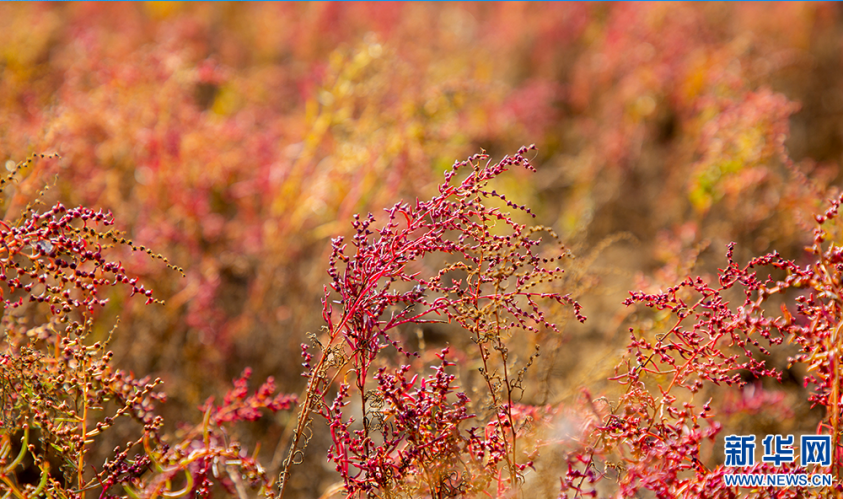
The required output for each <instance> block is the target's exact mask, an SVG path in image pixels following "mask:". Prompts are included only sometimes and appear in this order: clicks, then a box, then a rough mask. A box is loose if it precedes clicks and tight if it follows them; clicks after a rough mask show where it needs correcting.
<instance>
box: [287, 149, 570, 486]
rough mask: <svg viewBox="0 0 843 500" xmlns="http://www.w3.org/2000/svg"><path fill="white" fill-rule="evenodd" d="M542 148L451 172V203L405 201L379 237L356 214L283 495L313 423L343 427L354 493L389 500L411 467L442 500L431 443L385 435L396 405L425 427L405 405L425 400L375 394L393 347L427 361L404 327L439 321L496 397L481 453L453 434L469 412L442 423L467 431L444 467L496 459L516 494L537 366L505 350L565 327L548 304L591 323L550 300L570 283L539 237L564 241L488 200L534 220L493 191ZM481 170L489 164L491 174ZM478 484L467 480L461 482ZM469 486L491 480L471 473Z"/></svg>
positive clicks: (340, 442)
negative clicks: (533, 334) (357, 422)
mask: <svg viewBox="0 0 843 500" xmlns="http://www.w3.org/2000/svg"><path fill="white" fill-rule="evenodd" d="M530 149H532V148H526V147H522V148H521V149H520V150H519V151H518V153H517V154H516V155H515V156H512V157H506V158H504V159H503V160H501V161H500V162H498V163H492V162H491V161H487V160H488V156H487V155H485V154H480V155H475V156H472V157H471V158H469V159H468V160H466V161H463V162H457V163H455V164H454V166H453V168H452V169H451V170H449V171H447V172H446V173H445V183H444V184H442V185H440V186H439V195H437V196H435V197H433V198H432V199H431V200H429V201H416V203H415V204H413V205H410V204H402V203H399V204H396V205H395V206H393V207H392V208H391V209H389V210H387V214H388V219H387V222H386V223H385V224H383V225H382V226H380V227H377V226H375V218H374V216H372V215H371V214H370V215H369V216H368V217H366V218H364V219H361V218H360V217H357V216H355V221H354V223H353V226H354V228H355V235H354V236H353V238H352V245H353V246H354V253H353V254H352V255H351V256H348V255H346V253H345V250H346V248H347V245H346V244H344V240H343V239H342V238H337V239H335V240H334V241H333V244H332V248H333V252H332V255H331V258H330V267H329V270H328V274H329V275H330V276H331V278H332V279H333V281H332V283H331V289H332V290H333V291H334V293H336V294H337V295H338V296H339V300H337V301H336V303H337V304H339V305H340V306H341V310H340V311H335V310H334V306H333V304H334V302H335V301H333V300H332V294H331V293H330V292H329V291H328V288H327V287H326V288H325V297H324V298H323V300H322V304H323V318H324V319H325V322H326V323H327V325H326V332H325V335H324V337H323V339H322V340H319V339H318V338H317V337H316V336H314V337H313V345H312V346H311V347H314V348H318V349H319V350H321V355H320V357H319V358H318V360H317V361H314V360H313V357H312V355H311V354H310V353H309V351H308V346H306V345H305V346H303V355H304V357H305V368H306V370H307V372H306V373H305V375H306V376H307V377H308V385H307V390H306V392H305V396H304V397H303V405H302V410H301V412H300V414H299V419H298V423H297V427H296V430H295V434H294V438H293V440H292V445H291V448H290V453H289V455H288V457H287V459H286V462H285V465H284V470H283V471H282V474H281V478H280V486H279V488H280V491H279V492H280V494H281V495H283V493H284V487H285V484H286V480H287V478H288V475H289V474H290V469H291V466H292V465H293V464H294V462H295V461H296V459H297V458H296V457H297V456H298V454H300V453H302V452H303V449H304V447H305V446H306V445H307V438H306V434H305V433H306V432H307V429H308V428H309V427H310V425H311V415H310V414H311V413H316V414H319V415H321V416H323V417H324V418H325V419H326V420H327V421H328V422H330V424H331V429H332V438H333V441H334V445H333V449H332V452H331V457H332V458H333V459H334V461H335V462H336V463H337V470H338V471H339V472H340V473H341V475H342V476H343V479H344V480H345V487H346V491H347V492H348V494H349V495H359V494H371V493H372V490H373V489H378V490H379V491H380V493H388V492H390V491H393V490H395V488H397V487H398V486H397V485H396V484H395V483H394V482H393V481H396V480H397V479H396V474H397V475H398V476H400V477H405V478H406V477H407V476H408V475H409V474H410V472H408V468H409V470H411V471H412V475H413V476H418V477H425V481H426V485H425V486H424V487H415V488H418V489H409V490H407V491H412V492H413V493H421V494H431V495H435V494H437V493H436V492H437V491H438V490H437V488H440V487H441V484H440V482H439V481H440V479H439V478H440V477H442V476H441V475H442V474H445V476H446V477H450V476H449V474H450V469H448V472H447V473H446V471H442V470H438V467H437V466H436V464H434V463H432V462H430V461H428V462H425V460H424V457H430V456H431V455H427V454H425V455H419V454H418V453H414V452H412V450H413V448H414V446H415V447H418V446H422V443H421V442H419V440H420V439H422V437H420V436H412V435H407V434H404V433H402V431H401V430H400V429H398V430H393V429H391V428H390V427H388V426H387V427H384V426H383V425H381V424H378V425H375V424H374V422H375V421H376V420H378V419H380V418H382V414H381V409H380V406H382V405H383V404H384V402H391V404H393V405H399V406H398V408H401V410H400V411H399V410H398V409H396V410H395V411H396V412H397V413H396V418H397V419H398V420H400V421H403V422H404V424H403V425H409V424H411V423H421V422H419V421H418V420H417V419H418V418H421V416H420V415H419V411H422V409H420V408H415V407H414V405H410V404H408V403H407V400H408V398H409V399H410V400H413V401H415V400H416V397H410V395H409V394H408V391H409V390H410V388H411V387H412V386H413V384H412V383H405V382H400V383H399V382H398V381H396V379H394V378H392V376H388V375H385V374H384V372H383V369H382V368H381V369H379V370H378V371H377V372H376V374H375V375H374V378H375V380H377V381H378V382H379V386H378V389H375V390H374V392H373V391H372V390H370V389H368V388H367V387H368V383H369V381H370V380H371V379H372V375H371V374H372V371H373V370H374V367H375V366H377V363H378V362H379V361H378V360H379V358H382V357H383V356H379V354H380V353H381V350H382V349H384V348H385V347H389V346H392V347H394V348H395V349H396V350H397V351H398V353H400V355H403V356H405V357H407V358H413V357H417V356H418V353H411V352H409V351H408V350H407V348H406V347H405V339H404V338H402V331H401V327H402V326H404V325H409V324H421V323H430V322H437V321H440V320H438V319H436V316H444V317H445V318H446V319H447V321H448V322H449V323H456V324H457V325H459V326H460V327H461V328H462V330H464V331H465V332H467V333H468V334H469V335H470V339H471V341H472V342H473V343H474V344H475V345H476V348H477V354H476V355H477V357H478V359H479V360H480V361H481V364H482V366H481V368H480V373H481V375H482V377H483V379H484V381H485V385H486V389H487V391H488V392H487V397H488V407H489V408H491V409H493V410H494V411H493V414H492V417H491V419H490V420H489V422H488V423H489V424H490V425H491V427H489V428H487V429H486V431H485V432H486V435H485V437H484V438H482V439H483V440H485V441H482V443H484V444H482V445H480V446H481V447H480V451H477V450H474V451H471V450H470V448H475V447H476V446H478V444H474V445H470V443H472V442H475V441H476V440H477V439H481V438H478V437H477V436H475V435H474V434H473V432H475V431H472V432H471V433H470V437H468V438H459V437H458V436H459V432H458V431H457V428H456V427H453V426H455V425H456V423H457V422H458V421H460V420H467V419H468V418H470V417H469V416H468V415H466V414H465V413H458V414H455V415H453V418H454V419H456V420H455V421H451V422H450V423H448V422H447V421H446V422H441V423H440V424H438V425H445V427H447V428H450V429H451V431H449V433H450V432H454V433H456V434H454V435H453V436H454V439H457V441H458V442H460V443H462V444H460V445H457V444H455V443H451V446H450V447H448V448H446V450H448V451H450V453H451V454H450V455H448V456H445V457H439V458H437V461H439V460H441V461H443V462H442V463H454V462H462V463H464V464H465V467H466V468H467V469H470V468H471V467H469V465H468V464H469V463H476V462H477V461H478V460H479V458H478V456H477V455H476V454H477V453H481V455H482V453H485V454H488V456H489V458H487V463H486V464H485V465H484V467H491V468H492V469H494V468H495V467H496V464H497V463H498V462H501V463H502V464H504V466H505V470H506V472H507V475H508V477H509V479H508V481H507V482H504V481H503V480H499V486H498V490H497V491H498V492H499V493H500V492H503V491H506V488H507V487H508V488H512V487H515V486H516V484H517V483H518V481H519V478H520V476H521V474H522V473H523V471H524V469H525V467H527V466H528V465H529V462H524V461H522V460H521V458H520V456H519V455H518V453H517V448H516V441H517V428H518V427H517V426H518V422H516V421H515V418H514V416H513V410H512V408H513V401H514V396H513V394H515V393H517V392H518V391H523V388H522V387H521V383H522V380H523V376H524V372H525V370H526V368H527V367H528V366H529V365H530V364H532V361H533V358H532V357H531V358H530V359H529V361H528V362H527V364H526V366H524V367H522V368H521V369H517V368H516V367H515V365H514V363H513V362H512V361H510V360H509V358H508V353H509V349H508V346H507V342H508V341H509V340H510V339H511V338H512V337H513V336H514V335H516V332H518V331H525V332H526V331H534V330H535V329H536V328H537V327H543V328H548V329H551V330H556V325H554V324H553V323H551V322H550V320H549V319H548V318H547V317H546V316H545V313H544V312H543V311H542V309H541V307H540V302H541V301H555V302H557V303H560V304H564V305H570V306H572V307H573V308H574V311H575V314H576V317H577V318H578V319H579V320H580V321H584V320H585V317H584V316H583V315H582V314H581V313H580V306H579V304H577V303H576V302H575V301H574V300H573V299H571V298H570V296H568V295H562V294H560V293H557V292H553V291H547V290H546V289H544V285H543V283H546V282H552V281H554V280H556V279H558V278H559V277H560V276H561V274H562V272H563V271H562V269H561V268H560V267H558V265H557V263H556V261H557V260H561V259H562V258H563V257H564V251H563V250H562V249H561V248H558V249H557V253H555V254H552V255H551V256H549V257H546V256H542V255H541V254H540V252H539V247H540V246H541V244H542V238H541V237H540V233H541V232H545V233H546V234H548V235H549V236H551V238H552V239H553V240H555V239H556V237H555V234H553V232H552V231H549V230H547V229H546V228H543V227H540V226H534V227H528V226H526V225H524V224H520V223H517V222H515V221H514V220H513V218H512V216H511V215H510V214H509V213H506V212H502V211H501V210H500V209H499V208H497V207H494V208H493V207H490V206H489V205H488V200H501V201H502V202H504V203H505V204H506V206H508V207H510V208H513V209H518V210H521V211H524V212H525V213H527V214H530V215H532V212H531V211H530V209H529V208H527V207H525V206H524V205H520V206H519V205H517V204H515V203H514V202H512V201H510V200H508V199H507V198H506V196H505V195H503V194H498V193H497V191H495V190H491V189H490V188H489V187H487V186H488V184H489V183H490V182H491V181H492V180H493V179H494V178H495V177H497V176H498V175H500V174H502V173H503V172H505V171H506V170H508V169H510V168H512V167H515V166H521V167H524V168H526V169H528V170H533V167H532V165H531V164H530V162H529V160H528V159H527V158H526V157H524V154H525V153H526V152H527V151H529V150H530ZM483 161H487V163H486V164H485V165H483V164H482V162H483ZM467 168H468V169H470V170H469V173H468V175H467V176H466V177H465V179H464V180H463V181H462V182H459V183H456V182H455V178H456V176H457V175H458V174H459V173H460V170H461V169H467ZM436 254H439V255H444V256H446V258H456V260H455V261H453V262H450V263H446V264H444V266H443V267H441V269H439V270H438V271H437V272H436V273H435V274H433V275H428V276H425V275H424V274H423V273H424V267H423V266H422V265H421V264H422V259H424V258H430V257H431V256H434V255H436ZM456 276H459V277H456ZM444 368H445V367H444V365H443V366H441V367H440V368H439V369H438V371H437V373H439V375H437V376H438V377H440V379H439V382H436V383H435V384H434V385H435V386H438V387H440V389H441V391H442V392H440V393H439V396H438V397H439V398H440V402H439V403H434V407H436V406H440V409H439V410H438V413H439V414H440V415H449V413H447V412H446V411H445V409H444V408H441V405H442V404H444V402H445V401H444V399H441V398H444V397H445V396H446V395H447V394H448V393H449V392H451V389H450V387H449V385H448V383H449V382H448V383H445V381H444V379H441V377H444V376H445V375H444V372H443V370H444ZM404 371H406V370H404ZM399 373H402V372H399ZM348 377H353V381H351V382H346V381H345V380H347V379H348ZM400 377H401V375H399V379H400ZM337 379H339V380H343V382H342V383H341V384H340V388H339V392H338V394H337V395H336V396H334V398H333V402H331V401H330V398H331V396H330V391H331V389H332V385H333V383H334V381H335V380H337ZM443 384H444V385H443ZM352 388H353V389H354V392H355V394H356V396H357V398H358V400H359V405H360V406H359V408H360V410H361V411H362V422H361V424H362V427H361V428H359V429H355V430H354V431H351V430H349V429H350V426H351V424H352V422H353V419H347V418H348V417H346V416H345V415H344V414H343V408H344V407H345V406H346V405H347V404H349V402H348V398H349V397H350V390H351V389H352ZM422 394H424V392H422ZM419 397H421V396H419ZM459 400H460V401H461V402H462V403H461V404H465V402H466V401H467V398H466V397H465V396H461V397H460V398H459ZM427 411H433V410H431V409H430V408H428V407H425V408H424V409H423V412H427ZM344 418H346V419H347V420H344ZM427 418H430V417H427ZM484 425H485V424H484ZM376 432H380V433H381V434H383V438H382V439H383V442H384V444H383V445H380V446H379V445H376V444H375V441H374V437H373V434H375V433H376ZM490 432H491V434H490ZM396 433H397V436H398V437H396ZM448 435H451V434H446V436H448ZM427 439H428V441H426V445H431V443H432V442H431V441H430V440H429V439H430V436H428V438H427ZM446 439H448V438H447V437H446ZM460 439H463V440H462V441H460ZM402 442H403V444H402ZM484 446H485V447H486V448H485V449H483V447H484ZM399 451H400V453H399ZM469 451H471V453H469ZM394 453H399V454H401V455H403V458H402V459H401V460H403V462H401V465H400V466H394V464H392V465H389V466H386V465H383V464H381V465H377V466H375V464H377V463H379V462H378V461H380V462H384V461H394V460H399V459H398V458H397V456H393V455H391V454H394ZM372 460H375V462H371V461H372ZM428 460H429V459H428ZM396 467H397V468H396ZM468 473H469V472H468V471H467V470H466V471H464V472H460V473H459V476H460V477H463V474H468ZM490 475H494V474H487V475H486V477H487V479H488V477H489V476H490ZM466 481H469V482H471V481H479V479H478V476H476V475H470V477H469V478H466ZM404 483H405V484H404V485H402V486H401V487H402V488H413V487H412V486H410V485H409V484H406V483H408V481H407V480H406V479H405V481H404ZM505 484H506V485H508V486H504V485H505ZM437 485H438V486H437Z"/></svg>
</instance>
